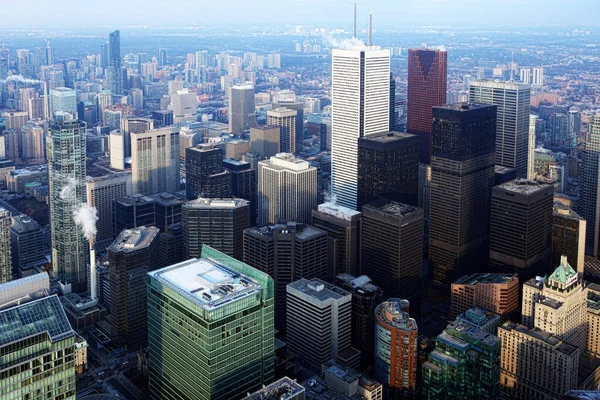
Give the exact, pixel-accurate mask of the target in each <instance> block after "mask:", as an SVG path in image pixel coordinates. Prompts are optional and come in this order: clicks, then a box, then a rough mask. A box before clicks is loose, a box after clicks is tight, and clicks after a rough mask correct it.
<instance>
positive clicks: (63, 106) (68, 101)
mask: <svg viewBox="0 0 600 400" xmlns="http://www.w3.org/2000/svg"><path fill="white" fill-rule="evenodd" d="M57 111H64V112H69V113H71V114H72V115H73V118H77V92H75V90H73V89H69V88H66V87H58V88H56V89H52V90H50V116H51V117H52V118H53V117H54V114H55V113H56V112H57Z"/></svg>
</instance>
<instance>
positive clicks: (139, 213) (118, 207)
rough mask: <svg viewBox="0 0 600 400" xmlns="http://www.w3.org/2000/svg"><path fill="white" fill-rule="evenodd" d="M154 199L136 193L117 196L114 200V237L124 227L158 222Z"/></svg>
mask: <svg viewBox="0 0 600 400" xmlns="http://www.w3.org/2000/svg"><path fill="white" fill-rule="evenodd" d="M154 211H155V204H154V200H153V199H151V198H150V197H148V196H144V195H142V194H139V193H136V194H133V195H127V196H123V197H120V198H116V199H114V201H113V226H114V228H113V237H117V236H119V234H120V233H121V232H122V231H123V230H124V229H133V228H137V227H138V226H149V225H155V224H156V214H155V213H154Z"/></svg>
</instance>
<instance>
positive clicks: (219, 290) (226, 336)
mask: <svg viewBox="0 0 600 400" xmlns="http://www.w3.org/2000/svg"><path fill="white" fill-rule="evenodd" d="M167 319H168V320H169V321H172V322H171V323H169V324H168V326H167V325H165V323H164V321H165V320H167ZM148 344H149V351H150V354H152V357H150V359H149V368H148V370H149V379H148V380H149V387H150V399H152V400H159V399H160V400H162V399H173V400H185V399H204V400H208V399H211V400H228V399H239V398H241V397H243V396H245V395H246V394H247V393H249V392H253V391H255V390H258V389H260V388H261V387H262V386H263V384H264V385H266V384H269V383H270V382H272V381H273V375H274V359H275V357H274V335H273V280H272V279H271V278H270V277H269V276H268V275H267V274H265V273H262V272H260V271H257V270H256V269H254V268H251V267H249V266H248V265H246V264H243V263H241V262H239V261H236V260H234V259H233V258H231V257H228V256H226V255H224V254H222V253H219V252H218V251H215V250H214V249H211V248H209V247H207V246H205V247H204V249H203V251H202V258H199V259H193V260H188V261H184V262H182V263H179V264H175V265H171V266H169V267H166V268H162V269H159V270H155V271H153V272H150V273H149V274H148ZM216 359H219V360H220V361H219V362H218V363H217V364H215V363H214V360H216ZM198 371H206V372H205V373H198Z"/></svg>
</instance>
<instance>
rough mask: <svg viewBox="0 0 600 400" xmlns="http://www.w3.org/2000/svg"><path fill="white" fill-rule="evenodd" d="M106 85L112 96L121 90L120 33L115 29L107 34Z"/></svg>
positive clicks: (117, 94) (118, 93) (118, 94)
mask: <svg viewBox="0 0 600 400" xmlns="http://www.w3.org/2000/svg"><path fill="white" fill-rule="evenodd" d="M106 86H107V88H108V90H110V91H111V93H112V94H113V95H114V96H120V95H121V94H122V92H123V81H122V76H121V33H120V32H119V31H118V30H117V31H114V32H111V33H110V34H109V35H108V64H107V67H106Z"/></svg>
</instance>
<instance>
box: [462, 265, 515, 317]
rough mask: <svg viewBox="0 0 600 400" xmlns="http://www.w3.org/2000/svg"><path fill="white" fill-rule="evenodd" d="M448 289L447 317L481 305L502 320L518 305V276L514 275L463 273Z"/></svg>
mask: <svg viewBox="0 0 600 400" xmlns="http://www.w3.org/2000/svg"><path fill="white" fill-rule="evenodd" d="M450 290H451V295H452V297H451V302H450V317H451V318H456V317H457V316H458V315H459V314H462V313H464V312H465V311H467V310H468V309H470V308H473V307H481V308H484V309H486V310H488V311H491V312H493V313H496V314H498V315H500V317H501V318H502V320H506V319H508V318H511V317H514V316H515V313H516V312H517V310H518V308H519V291H520V287H519V279H518V278H517V276H516V275H514V274H490V273H475V274H472V275H465V276H463V277H461V278H460V279H458V280H457V281H456V282H453V283H452V287H451V289H450Z"/></svg>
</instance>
